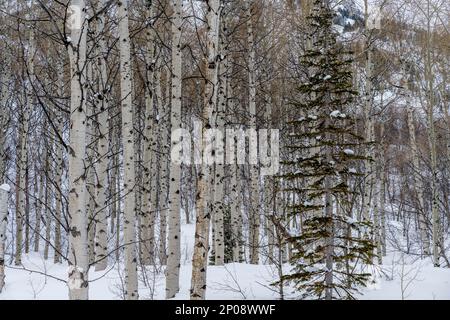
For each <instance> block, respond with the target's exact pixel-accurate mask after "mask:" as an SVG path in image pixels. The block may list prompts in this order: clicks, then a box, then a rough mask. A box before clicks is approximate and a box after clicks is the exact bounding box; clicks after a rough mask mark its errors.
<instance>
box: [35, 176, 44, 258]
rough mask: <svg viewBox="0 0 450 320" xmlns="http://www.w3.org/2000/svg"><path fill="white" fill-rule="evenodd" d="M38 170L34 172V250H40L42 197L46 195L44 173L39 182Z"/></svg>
mask: <svg viewBox="0 0 450 320" xmlns="http://www.w3.org/2000/svg"><path fill="white" fill-rule="evenodd" d="M38 176H39V175H38V171H37V168H36V169H35V174H34V194H35V197H36V199H35V206H34V207H35V210H36V223H35V227H34V234H35V236H34V252H39V243H40V240H41V220H42V198H43V197H44V193H43V191H44V175H43V174H41V175H40V183H38Z"/></svg>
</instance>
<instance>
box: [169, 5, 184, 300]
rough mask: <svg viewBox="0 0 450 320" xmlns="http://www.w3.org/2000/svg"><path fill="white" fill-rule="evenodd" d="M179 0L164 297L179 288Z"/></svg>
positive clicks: (175, 21)
mask: <svg viewBox="0 0 450 320" xmlns="http://www.w3.org/2000/svg"><path fill="white" fill-rule="evenodd" d="M182 3H183V2H182V0H175V1H173V21H172V100H171V101H172V108H171V112H170V122H171V128H172V138H171V156H170V160H171V162H170V179H169V203H168V205H169V217H168V218H169V236H168V239H169V241H168V257H167V268H166V299H171V298H173V297H175V295H176V293H177V292H178V291H179V289H180V284H179V282H180V258H181V253H180V208H181V192H180V191H181V163H180V160H181V148H180V145H181V136H180V135H177V134H175V135H174V134H173V133H174V132H175V130H178V129H181V62H182V57H181V25H182V22H183V20H182V13H183V7H182Z"/></svg>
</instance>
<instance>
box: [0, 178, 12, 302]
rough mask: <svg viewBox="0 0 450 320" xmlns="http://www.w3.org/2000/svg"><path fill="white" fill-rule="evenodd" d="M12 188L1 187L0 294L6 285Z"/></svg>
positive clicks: (7, 186)
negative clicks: (9, 201)
mask: <svg viewBox="0 0 450 320" xmlns="http://www.w3.org/2000/svg"><path fill="white" fill-rule="evenodd" d="M9 190H10V187H9V185H7V184H2V185H1V186H0V293H1V292H2V290H3V287H4V285H5V244H6V225H7V223H8V194H9Z"/></svg>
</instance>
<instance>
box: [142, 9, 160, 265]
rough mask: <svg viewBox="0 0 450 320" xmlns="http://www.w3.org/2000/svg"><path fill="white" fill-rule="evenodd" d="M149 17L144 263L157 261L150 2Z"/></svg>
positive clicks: (146, 86) (146, 80) (153, 54)
mask: <svg viewBox="0 0 450 320" xmlns="http://www.w3.org/2000/svg"><path fill="white" fill-rule="evenodd" d="M146 5H147V8H146V18H147V21H149V22H148V23H149V25H148V26H147V29H146V31H145V40H146V51H145V66H146V70H145V71H146V75H145V76H146V79H145V117H144V146H143V149H144V150H143V152H144V159H143V171H144V172H143V173H144V176H143V188H142V189H143V195H142V201H143V202H142V221H141V224H140V235H141V239H140V243H141V257H142V262H143V264H145V265H149V264H153V263H154V261H155V260H154V246H155V243H154V220H155V211H154V208H155V202H154V199H152V182H153V181H154V180H155V177H156V176H155V175H153V173H154V172H153V171H152V165H153V162H155V158H156V152H155V153H153V148H154V142H155V141H157V140H156V139H154V136H153V132H154V131H155V121H154V103H153V98H154V97H153V91H154V67H155V63H154V58H155V43H154V42H155V41H154V40H155V39H154V37H155V35H154V31H153V26H152V25H151V22H150V21H151V19H152V17H153V14H154V13H153V12H154V7H155V6H154V5H152V3H151V2H150V3H147V4H146Z"/></svg>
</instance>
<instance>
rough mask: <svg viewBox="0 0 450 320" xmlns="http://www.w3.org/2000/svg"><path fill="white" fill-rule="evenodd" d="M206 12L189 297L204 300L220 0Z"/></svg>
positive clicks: (209, 3)
mask: <svg viewBox="0 0 450 320" xmlns="http://www.w3.org/2000/svg"><path fill="white" fill-rule="evenodd" d="M206 5H207V7H208V12H207V16H206V20H207V26H208V32H207V35H206V37H207V39H206V56H205V57H204V60H205V64H206V67H207V70H206V79H205V81H206V83H205V92H204V96H203V98H204V105H203V110H202V117H203V119H204V121H206V123H205V124H204V125H203V126H202V148H201V150H200V152H201V154H202V156H203V164H202V165H201V166H200V172H199V179H198V185H197V188H198V189H197V199H196V207H197V210H196V222H195V244H194V254H193V258H192V279H191V294H190V296H191V300H204V299H205V295H206V271H207V268H208V250H209V229H210V219H211V212H210V207H209V206H208V203H209V202H210V199H208V195H209V194H210V192H209V191H210V190H208V186H210V185H211V172H210V171H211V166H208V165H207V164H206V163H205V154H204V153H205V150H206V139H205V136H206V129H207V128H211V126H212V124H213V111H214V110H215V109H216V101H215V99H214V97H215V96H216V95H215V90H216V88H215V84H216V83H217V79H215V77H217V68H218V65H217V49H218V40H219V39H218V38H219V24H220V19H219V18H220V9H221V6H220V0H208V1H207V4H206Z"/></svg>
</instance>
